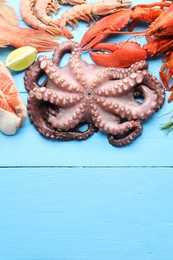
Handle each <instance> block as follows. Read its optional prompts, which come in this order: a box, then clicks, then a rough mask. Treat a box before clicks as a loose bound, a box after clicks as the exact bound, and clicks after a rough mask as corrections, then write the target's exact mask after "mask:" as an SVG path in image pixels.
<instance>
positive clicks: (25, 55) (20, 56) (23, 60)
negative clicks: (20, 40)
mask: <svg viewBox="0 0 173 260" xmlns="http://www.w3.org/2000/svg"><path fill="white" fill-rule="evenodd" d="M36 56H37V50H36V49H35V48H34V47H31V46H23V47H20V48H17V49H15V50H14V51H12V52H11V53H10V54H9V55H8V56H7V58H6V67H7V68H9V69H11V70H13V71H22V70H25V69H27V68H28V67H29V66H30V65H31V64H32V63H33V62H34V61H35V59H36Z"/></svg>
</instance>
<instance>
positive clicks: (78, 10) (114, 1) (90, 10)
mask: <svg viewBox="0 0 173 260" xmlns="http://www.w3.org/2000/svg"><path fill="white" fill-rule="evenodd" d="M130 4H131V2H130V0H124V1H123V0H107V1H104V2H103V1H102V2H97V3H86V4H81V5H75V6H73V7H71V8H70V9H69V10H67V11H65V12H64V13H63V14H62V16H61V18H60V20H59V27H60V29H61V31H62V34H63V35H64V36H65V37H66V38H68V39H71V38H73V34H72V33H71V32H70V31H69V30H68V29H67V28H66V27H65V26H66V24H70V25H71V26H72V29H74V24H76V27H77V26H78V20H84V21H87V23H88V24H90V20H91V19H92V20H94V18H97V16H101V15H107V14H111V13H114V12H115V11H116V10H117V9H119V8H123V7H127V6H129V5H130Z"/></svg>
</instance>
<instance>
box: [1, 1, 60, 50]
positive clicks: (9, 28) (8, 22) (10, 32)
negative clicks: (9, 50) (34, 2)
mask: <svg viewBox="0 0 173 260" xmlns="http://www.w3.org/2000/svg"><path fill="white" fill-rule="evenodd" d="M7 9H8V15H7V14H6V12H5V10H7ZM54 39H56V37H54V36H52V35H50V34H48V33H47V32H42V31H39V30H33V29H29V28H20V27H19V26H18V17H17V15H16V13H15V12H14V9H13V8H12V7H8V5H6V3H5V1H4V0H3V1H2V0H0V47H4V46H6V45H12V46H14V47H16V48H18V47H21V46H26V45H28V46H33V47H35V48H36V49H37V51H38V52H43V51H51V50H53V49H55V48H56V47H57V43H56V42H53V41H52V40H54Z"/></svg>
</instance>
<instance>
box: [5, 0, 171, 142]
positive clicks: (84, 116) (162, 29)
mask: <svg viewBox="0 0 173 260" xmlns="http://www.w3.org/2000/svg"><path fill="white" fill-rule="evenodd" d="M61 4H70V5H73V6H72V7H69V9H67V10H66V11H65V12H64V13H63V14H62V15H61V16H60V18H59V19H56V15H58V13H59V9H60V5H61ZM130 5H131V1H130V0H123V1H122V0H116V1H115V0H104V1H98V2H95V3H91V2H87V1H86V0H69V1H68V0H61V1H58V0H27V1H24V0H20V13H21V17H22V18H23V20H24V22H25V23H26V24H27V25H28V26H30V27H32V28H20V27H19V26H18V17H17V15H16V14H15V12H14V10H13V8H11V7H10V6H8V5H7V4H6V1H5V0H0V7H1V8H0V31H2V32H1V34H2V37H1V40H0V46H1V47H2V46H6V45H12V46H14V47H15V48H18V47H21V46H27V45H28V46H32V47H34V48H36V50H37V51H38V52H46V51H51V50H53V51H54V53H53V56H52V59H51V58H49V57H48V56H43V55H41V56H38V58H37V60H36V61H35V62H34V63H33V64H32V65H31V66H30V67H29V69H28V70H27V71H26V73H25V77H24V85H25V88H26V90H27V91H28V95H29V97H28V104H27V110H28V115H29V118H30V121H31V123H33V124H34V126H35V128H36V129H37V130H38V131H39V133H40V134H41V135H43V136H44V137H46V138H50V139H57V140H64V141H68V140H85V139H87V138H89V137H90V136H91V135H93V134H94V133H95V132H97V131H100V132H102V133H104V134H106V135H107V136H108V141H109V143H110V144H112V145H113V146H124V145H127V144H129V143H131V142H132V141H133V140H134V139H136V138H137V137H138V136H139V135H140V134H141V133H142V129H143V126H142V122H143V121H146V120H147V119H148V118H149V117H151V115H153V114H154V113H155V112H156V111H158V110H159V109H160V108H161V107H162V105H163V103H164V101H165V89H166V90H171V91H172V90H173V86H172V85H171V86H170V83H171V82H170V80H171V78H172V68H173V66H172V57H173V52H172V40H173V31H172V21H173V19H172V17H173V16H172V13H173V4H172V1H171V0H168V1H162V2H155V3H151V4H139V5H136V6H133V7H131V8H130ZM5 10H8V11H9V16H8V17H6V16H5ZM79 20H82V21H86V22H87V23H88V26H89V29H88V30H87V31H86V32H85V34H84V35H83V37H82V39H81V42H80V43H78V42H76V41H72V40H71V39H72V38H73V34H72V32H71V31H70V30H69V29H68V28H67V25H68V26H69V25H70V26H71V27H72V29H75V27H77V26H78V21H79ZM95 20H98V21H95ZM93 21H94V23H93V24H92V25H91V22H93ZM138 22H143V23H145V24H146V25H147V28H146V29H145V30H142V31H135V27H136V24H137V23H138ZM1 27H2V28H1ZM125 27H126V28H127V29H128V30H124V29H125ZM4 28H7V29H8V30H7V29H4ZM111 34H113V35H115V34H116V35H117V36H118V35H119V34H127V35H128V39H127V40H126V41H124V42H120V43H115V42H102V41H105V39H106V38H108V37H109V36H110V35H111ZM3 35H4V37H3ZM131 35H132V36H131ZM136 36H140V37H145V38H146V41H147V42H146V43H145V44H144V45H143V46H142V45H140V44H139V43H138V42H137V38H135V40H131V39H132V37H133V38H134V37H136ZM60 37H64V38H66V40H65V41H64V42H63V43H61V44H60V43H58V38H60ZM21 39H22V40H21ZM88 50H89V51H90V52H89V54H90V56H91V58H92V60H93V61H94V64H90V63H88V62H86V61H85V60H82V59H81V55H82V52H83V51H88ZM66 53H70V58H69V61H68V63H67V65H65V66H60V62H61V60H62V58H63V56H64V55H65V54H66ZM158 55H162V56H163V65H162V67H161V68H160V79H161V80H162V82H163V85H164V86H163V85H162V84H161V83H160V81H159V80H158V79H157V78H156V77H155V76H153V75H152V73H151V71H149V70H148V63H147V61H146V60H147V59H148V58H150V59H151V58H153V57H156V56H158ZM3 66H4V65H3V64H2V67H3ZM5 69H6V68H5ZM0 72H1V71H0ZM2 72H3V75H2V77H1V78H2V79H3V84H2V90H0V91H1V92H0V93H1V95H0V97H1V101H0V111H1V110H2V111H3V113H1V115H0V126H1V120H2V122H6V118H7V117H6V114H7V112H8V114H10V116H11V118H13V120H12V121H14V123H13V124H12V128H11V129H10V128H8V126H7V129H5V130H3V129H1V131H2V132H4V133H6V134H14V133H15V132H16V130H17V129H18V128H19V127H21V126H22V125H23V123H24V121H25V119H26V115H27V113H26V108H25V107H24V105H23V103H22V101H21V99H20V95H19V92H18V90H17V88H15V87H14V86H15V85H14V82H13V81H12V77H11V75H10V76H9V74H7V72H5V70H3V69H2ZM5 75H6V76H5ZM42 77H44V78H45V79H44V81H43V82H41V78H42ZM14 93H15V94H14ZM172 99H173V91H172V93H171V95H170V97H169V100H168V102H171V101H172ZM4 111H5V112H4ZM3 118H5V119H3ZM9 118H10V117H9ZM16 118H17V119H18V121H17V119H16ZM8 122H10V120H8ZM16 122H18V123H16ZM2 125H3V124H2ZM7 125H8V124H7ZM83 126H84V128H86V130H83V128H82V127H83ZM9 129H10V130H9Z"/></svg>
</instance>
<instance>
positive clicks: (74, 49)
mask: <svg viewBox="0 0 173 260" xmlns="http://www.w3.org/2000/svg"><path fill="white" fill-rule="evenodd" d="M67 52H71V57H70V58H72V59H73V58H77V59H79V58H80V56H81V47H80V46H79V44H78V43H77V42H74V41H65V42H63V43H62V44H59V45H58V46H57V47H56V49H55V51H54V54H53V57H52V60H53V62H54V63H55V64H56V65H57V66H58V65H59V63H60V61H61V59H62V57H63V56H64V54H65V53H67Z"/></svg>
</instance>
